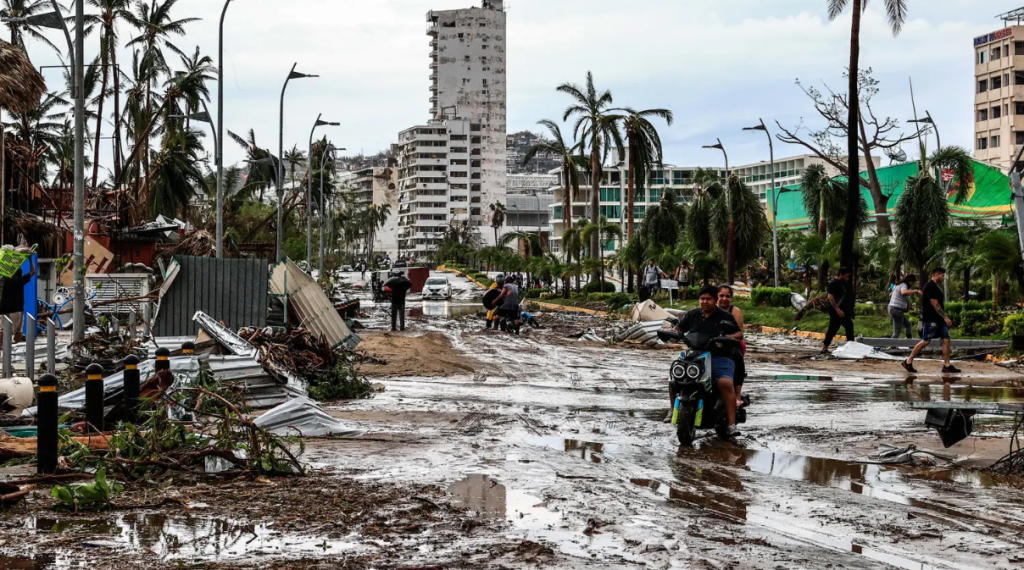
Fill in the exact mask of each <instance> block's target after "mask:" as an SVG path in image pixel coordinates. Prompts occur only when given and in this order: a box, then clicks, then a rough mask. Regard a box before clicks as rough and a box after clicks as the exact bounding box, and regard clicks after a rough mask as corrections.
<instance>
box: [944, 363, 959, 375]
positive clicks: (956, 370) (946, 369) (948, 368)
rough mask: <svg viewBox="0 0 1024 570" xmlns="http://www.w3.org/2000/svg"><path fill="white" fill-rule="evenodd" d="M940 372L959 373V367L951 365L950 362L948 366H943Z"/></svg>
mask: <svg viewBox="0 0 1024 570" xmlns="http://www.w3.org/2000/svg"><path fill="white" fill-rule="evenodd" d="M942 373H943V374H959V373H960V369H959V368H957V367H956V366H953V365H952V364H950V365H949V366H943V367H942Z"/></svg>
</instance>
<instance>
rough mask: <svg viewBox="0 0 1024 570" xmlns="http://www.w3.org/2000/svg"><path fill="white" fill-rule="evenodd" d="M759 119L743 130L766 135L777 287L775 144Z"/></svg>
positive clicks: (777, 282) (777, 238) (777, 229)
mask: <svg viewBox="0 0 1024 570" xmlns="http://www.w3.org/2000/svg"><path fill="white" fill-rule="evenodd" d="M758 120H759V121H761V124H760V125H754V126H753V127H745V128H744V129H743V130H744V131H764V134H765V135H767V136H768V157H769V160H770V161H771V169H772V197H771V200H770V201H769V203H768V204H769V206H770V207H771V211H772V250H773V251H774V252H775V253H774V255H775V288H776V289H778V288H779V221H778V217H779V190H778V188H776V187H775V145H774V144H772V134H771V133H770V132H768V127H767V126H765V124H764V119H758Z"/></svg>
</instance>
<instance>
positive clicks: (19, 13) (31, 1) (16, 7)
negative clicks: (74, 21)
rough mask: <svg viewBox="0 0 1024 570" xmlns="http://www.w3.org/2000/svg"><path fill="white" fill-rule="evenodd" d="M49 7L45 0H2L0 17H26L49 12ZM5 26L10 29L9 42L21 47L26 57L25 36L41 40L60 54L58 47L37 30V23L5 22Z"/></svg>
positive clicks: (38, 26) (38, 28)
mask: <svg viewBox="0 0 1024 570" xmlns="http://www.w3.org/2000/svg"><path fill="white" fill-rule="evenodd" d="M50 9H51V5H50V3H49V2H48V1H47V0H3V8H2V9H0V17H2V18H28V17H30V16H39V15H41V14H44V13H46V12H49V11H50ZM7 27H8V28H10V30H11V44H13V45H15V46H17V47H19V48H21V50H22V52H24V53H26V57H28V56H27V53H28V50H26V49H25V36H28V37H30V38H32V39H34V40H38V41H41V42H43V43H44V44H46V45H48V46H50V47H51V48H52V49H53V51H55V52H57V55H60V48H58V47H57V46H56V45H55V44H54V43H53V42H51V41H50V40H49V39H47V37H46V36H44V35H43V34H42V33H41V32H40V31H39V30H40V28H41V27H42V26H40V25H39V24H30V23H28V22H7Z"/></svg>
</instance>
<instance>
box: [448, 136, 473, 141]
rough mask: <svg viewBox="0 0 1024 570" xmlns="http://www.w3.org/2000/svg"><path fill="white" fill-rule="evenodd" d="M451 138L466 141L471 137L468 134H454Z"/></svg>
mask: <svg viewBox="0 0 1024 570" xmlns="http://www.w3.org/2000/svg"><path fill="white" fill-rule="evenodd" d="M449 138H450V139H451V140H453V141H464V140H468V139H469V137H468V136H466V135H452V136H451V137H449Z"/></svg>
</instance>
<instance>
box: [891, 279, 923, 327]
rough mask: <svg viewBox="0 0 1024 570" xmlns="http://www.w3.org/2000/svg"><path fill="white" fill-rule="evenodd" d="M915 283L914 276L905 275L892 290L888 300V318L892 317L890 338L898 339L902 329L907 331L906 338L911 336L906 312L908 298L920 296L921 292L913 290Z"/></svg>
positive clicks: (908, 308)
mask: <svg viewBox="0 0 1024 570" xmlns="http://www.w3.org/2000/svg"><path fill="white" fill-rule="evenodd" d="M915 283H917V276H916V275H913V274H911V275H907V276H906V277H904V278H903V281H900V282H899V283H897V284H896V286H895V287H893V289H892V298H890V299H889V316H890V317H892V338H900V333H901V332H903V329H906V330H907V338H913V337H912V336H911V335H912V334H913V333H912V327H911V326H910V319H908V318H907V311H909V310H910V297H912V296H913V295H920V294H921V291H919V290H916V289H914V284H915Z"/></svg>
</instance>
